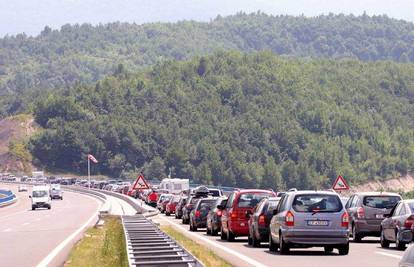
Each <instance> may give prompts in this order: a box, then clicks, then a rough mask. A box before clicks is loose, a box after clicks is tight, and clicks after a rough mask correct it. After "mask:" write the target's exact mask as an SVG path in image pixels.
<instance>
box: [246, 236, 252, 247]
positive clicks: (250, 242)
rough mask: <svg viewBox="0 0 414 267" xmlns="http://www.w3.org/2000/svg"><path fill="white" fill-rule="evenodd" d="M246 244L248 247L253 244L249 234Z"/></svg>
mask: <svg viewBox="0 0 414 267" xmlns="http://www.w3.org/2000/svg"><path fill="white" fill-rule="evenodd" d="M247 244H248V245H249V246H251V245H252V244H253V242H252V237H251V236H250V234H249V236H248V237H247Z"/></svg>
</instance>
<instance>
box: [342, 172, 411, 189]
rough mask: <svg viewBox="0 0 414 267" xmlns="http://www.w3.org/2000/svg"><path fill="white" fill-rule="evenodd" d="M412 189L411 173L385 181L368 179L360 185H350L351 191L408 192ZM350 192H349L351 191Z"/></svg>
mask: <svg viewBox="0 0 414 267" xmlns="http://www.w3.org/2000/svg"><path fill="white" fill-rule="evenodd" d="M413 190H414V177H413V174H407V175H406V176H402V177H398V178H393V179H389V180H386V181H370V182H367V183H364V184H362V185H357V186H351V190H350V191H351V192H370V191H397V192H409V191H413ZM351 192H350V193H351Z"/></svg>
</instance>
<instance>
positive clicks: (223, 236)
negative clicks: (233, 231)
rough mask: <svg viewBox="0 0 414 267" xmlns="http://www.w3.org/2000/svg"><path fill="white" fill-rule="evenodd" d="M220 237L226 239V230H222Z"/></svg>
mask: <svg viewBox="0 0 414 267" xmlns="http://www.w3.org/2000/svg"><path fill="white" fill-rule="evenodd" d="M220 239H221V240H226V235H225V234H224V231H221V233H220Z"/></svg>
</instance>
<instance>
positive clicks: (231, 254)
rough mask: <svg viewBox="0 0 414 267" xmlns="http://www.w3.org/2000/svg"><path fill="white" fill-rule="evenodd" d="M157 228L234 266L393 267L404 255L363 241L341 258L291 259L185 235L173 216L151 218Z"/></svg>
mask: <svg viewBox="0 0 414 267" xmlns="http://www.w3.org/2000/svg"><path fill="white" fill-rule="evenodd" d="M154 220H155V221H157V222H159V223H160V224H167V225H168V224H169V225H172V226H174V227H175V228H176V229H177V230H180V231H181V232H182V233H184V234H185V235H187V236H188V237H189V238H191V239H193V240H194V241H196V242H198V243H200V244H202V245H205V246H207V247H209V248H210V249H212V250H213V251H214V252H215V253H216V254H218V255H219V256H221V257H222V258H224V259H226V260H227V261H228V262H229V263H231V264H233V265H235V266H240V267H244V266H257V267H258V266H289V267H296V266H297V267H305V266H306V267H307V266H312V267H332V266H334V267H341V266H344V267H359V266H361V267H382V266H383V267H393V266H398V262H399V260H400V258H401V256H402V254H403V252H402V251H397V250H396V249H395V247H394V246H393V245H391V247H390V248H389V249H383V248H381V246H380V244H379V239H378V238H366V240H365V239H363V242H362V243H352V242H351V246H350V252H349V254H348V255H346V256H340V255H338V254H337V251H336V250H334V252H333V253H332V254H329V255H325V254H324V252H323V248H309V249H292V253H291V255H280V254H279V253H278V252H276V253H273V252H269V250H268V248H267V243H263V245H262V247H260V248H253V247H250V246H248V245H247V238H243V237H240V238H236V241H235V242H227V241H222V240H220V237H219V236H215V237H212V236H208V235H206V233H205V229H199V231H198V232H195V233H194V232H190V231H188V229H189V226H188V225H182V224H181V220H176V219H175V218H174V216H172V217H166V216H165V215H164V214H160V215H158V216H157V217H156V218H154Z"/></svg>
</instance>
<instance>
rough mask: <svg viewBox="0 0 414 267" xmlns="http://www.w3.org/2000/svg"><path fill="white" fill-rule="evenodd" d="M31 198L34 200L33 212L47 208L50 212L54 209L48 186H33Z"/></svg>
mask: <svg viewBox="0 0 414 267" xmlns="http://www.w3.org/2000/svg"><path fill="white" fill-rule="evenodd" d="M29 198H31V200H32V210H35V209H37V208H47V209H49V210H50V209H51V208H52V206H51V203H52V202H51V199H50V193H49V187H48V186H45V185H42V186H33V189H32V194H31V195H30V196H29Z"/></svg>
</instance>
